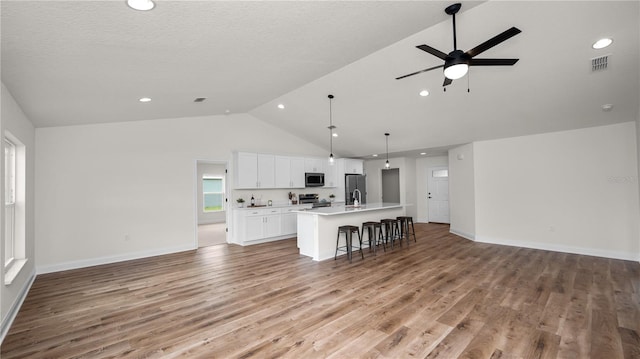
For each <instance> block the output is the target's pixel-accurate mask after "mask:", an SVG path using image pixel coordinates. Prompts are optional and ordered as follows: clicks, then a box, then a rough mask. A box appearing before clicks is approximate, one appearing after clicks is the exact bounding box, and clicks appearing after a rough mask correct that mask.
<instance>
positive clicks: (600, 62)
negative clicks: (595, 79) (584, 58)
mask: <svg viewBox="0 0 640 359" xmlns="http://www.w3.org/2000/svg"><path fill="white" fill-rule="evenodd" d="M607 66H609V55H604V56H600V57H595V58H593V59H591V71H592V72H593V71H602V70H606V69H607Z"/></svg>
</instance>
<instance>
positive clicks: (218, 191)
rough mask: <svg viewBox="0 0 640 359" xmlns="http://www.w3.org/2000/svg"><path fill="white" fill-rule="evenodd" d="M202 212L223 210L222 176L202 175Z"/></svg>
mask: <svg viewBox="0 0 640 359" xmlns="http://www.w3.org/2000/svg"><path fill="white" fill-rule="evenodd" d="M202 195H203V201H202V203H203V204H204V205H203V211H204V212H220V211H224V197H225V195H224V180H223V179H222V177H213V176H207V175H204V176H203V177H202Z"/></svg>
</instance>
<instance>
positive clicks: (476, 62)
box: [469, 59, 519, 66]
mask: <svg viewBox="0 0 640 359" xmlns="http://www.w3.org/2000/svg"><path fill="white" fill-rule="evenodd" d="M518 60H519V59H471V61H470V62H469V66H511V65H513V64H515V63H516V62H518Z"/></svg>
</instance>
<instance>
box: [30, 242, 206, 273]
mask: <svg viewBox="0 0 640 359" xmlns="http://www.w3.org/2000/svg"><path fill="white" fill-rule="evenodd" d="M194 249H197V247H196V246H194V245H184V246H175V247H167V248H158V249H153V250H148V251H142V252H133V253H126V254H119V255H115V256H106V257H98V258H91V259H82V260H78V261H70V262H63V263H58V264H51V265H44V266H38V267H37V268H36V272H37V274H46V273H53V272H61V271H65V270H70V269H78V268H86V267H93V266H97V265H102V264H110V263H117V262H124V261H129V260H133V259H140V258H147V257H155V256H161V255H165V254H172V253H178V252H185V251H191V250H194Z"/></svg>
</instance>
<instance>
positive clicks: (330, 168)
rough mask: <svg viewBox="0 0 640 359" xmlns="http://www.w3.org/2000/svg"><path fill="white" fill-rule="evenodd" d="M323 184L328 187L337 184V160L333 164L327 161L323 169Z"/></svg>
mask: <svg viewBox="0 0 640 359" xmlns="http://www.w3.org/2000/svg"><path fill="white" fill-rule="evenodd" d="M343 177H344V176H343ZM324 186H325V187H329V188H333V187H337V186H338V160H335V161H334V162H333V165H330V164H329V163H327V166H326V167H325V171H324Z"/></svg>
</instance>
